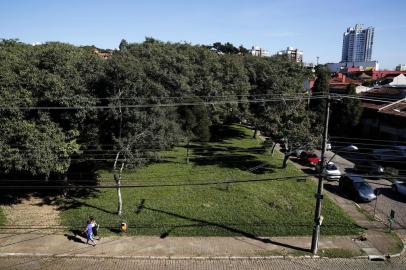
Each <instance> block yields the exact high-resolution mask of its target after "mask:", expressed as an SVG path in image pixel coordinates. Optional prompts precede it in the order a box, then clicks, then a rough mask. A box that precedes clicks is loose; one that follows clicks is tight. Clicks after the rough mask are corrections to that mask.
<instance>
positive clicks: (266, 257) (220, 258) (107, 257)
mask: <svg viewBox="0 0 406 270" xmlns="http://www.w3.org/2000/svg"><path fill="white" fill-rule="evenodd" d="M5 257H52V258H106V259H133V260H202V261H204V260H276V259H284V260H289V259H297V260H317V259H337V258H329V257H323V256H318V255H316V256H311V255H303V256H292V255H286V256H283V255H275V256H263V257H262V256H251V257H250V256H200V257H193V256H131V255H121V256H108V255H92V254H67V253H61V254H52V253H0V258H5ZM345 259H359V260H361V259H364V260H365V259H369V256H365V255H363V256H356V257H352V258H345Z"/></svg>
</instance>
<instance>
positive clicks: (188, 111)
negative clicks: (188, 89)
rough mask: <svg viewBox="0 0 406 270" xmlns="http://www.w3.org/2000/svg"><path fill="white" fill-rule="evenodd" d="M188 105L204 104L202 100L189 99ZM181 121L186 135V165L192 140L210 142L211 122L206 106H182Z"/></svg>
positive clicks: (180, 111) (179, 110)
mask: <svg viewBox="0 0 406 270" xmlns="http://www.w3.org/2000/svg"><path fill="white" fill-rule="evenodd" d="M185 102H186V103H191V104H198V103H203V100H201V99H200V98H197V97H195V98H188V99H186V100H185ZM178 112H179V119H181V122H182V129H183V130H184V131H185V134H186V142H187V145H186V163H189V143H190V141H191V140H198V141H201V142H208V141H209V140H210V125H211V123H210V120H209V117H208V115H207V110H206V107H205V105H204V104H202V105H191V106H181V107H179V109H178Z"/></svg>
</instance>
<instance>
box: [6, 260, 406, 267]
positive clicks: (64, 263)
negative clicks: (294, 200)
mask: <svg viewBox="0 0 406 270" xmlns="http://www.w3.org/2000/svg"><path fill="white" fill-rule="evenodd" d="M405 265H406V258H395V259H391V260H390V261H385V262H382V261H380V262H371V261H367V260H363V259H297V258H296V259H295V258H285V259H275V258H273V259H221V260H219V259H214V260H213V259H209V260H206V259H205V260H201V259H127V258H126V259H112V258H103V259H101V258H55V257H54V258H51V257H45V258H35V257H34V258H32V257H26V258H21V257H8V258H1V257H0V269H2V270H14V269H15V270H38V269H44V270H45V269H59V270H67V269H72V270H81V269H87V270H93V269H97V270H98V269H120V270H127V269H145V270H158V269H159V270H161V269H168V270H172V269H173V270H180V269H188V270H189V269H196V270H212V269H222V270H226V269H233V270H240V269H258V270H262V269H268V270H273V269H275V270H285V269H286V270H316V269H323V270H324V269H329V270H348V269H359V270H386V269H388V270H389V269H390V270H404V269H405Z"/></svg>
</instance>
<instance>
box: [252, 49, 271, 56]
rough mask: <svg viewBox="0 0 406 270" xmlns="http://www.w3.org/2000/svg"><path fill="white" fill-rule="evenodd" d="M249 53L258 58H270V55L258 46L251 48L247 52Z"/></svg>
mask: <svg viewBox="0 0 406 270" xmlns="http://www.w3.org/2000/svg"><path fill="white" fill-rule="evenodd" d="M249 53H250V54H251V55H253V56H258V57H269V56H271V54H270V53H269V52H268V51H267V50H264V49H263V48H260V47H258V46H252V48H251V50H249Z"/></svg>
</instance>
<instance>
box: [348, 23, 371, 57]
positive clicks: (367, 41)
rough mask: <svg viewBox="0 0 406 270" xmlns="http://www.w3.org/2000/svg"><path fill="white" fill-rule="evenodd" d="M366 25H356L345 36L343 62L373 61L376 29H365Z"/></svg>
mask: <svg viewBox="0 0 406 270" xmlns="http://www.w3.org/2000/svg"><path fill="white" fill-rule="evenodd" d="M363 27H364V25H362V24H356V25H355V28H352V27H350V28H348V29H347V32H345V33H344V35H343V50H342V55H341V62H342V63H343V62H368V61H371V56H372V45H373V44H374V28H373V27H368V28H367V29H363Z"/></svg>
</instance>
